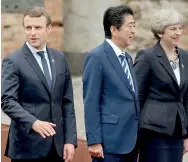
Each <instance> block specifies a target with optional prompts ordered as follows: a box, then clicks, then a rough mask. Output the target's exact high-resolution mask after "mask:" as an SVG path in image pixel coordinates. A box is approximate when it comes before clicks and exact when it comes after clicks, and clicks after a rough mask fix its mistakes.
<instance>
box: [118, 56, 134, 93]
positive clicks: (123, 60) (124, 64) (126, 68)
mask: <svg viewBox="0 0 188 162" xmlns="http://www.w3.org/2000/svg"><path fill="white" fill-rule="evenodd" d="M119 58H120V63H121V66H122V67H123V70H124V72H125V74H126V76H127V79H128V81H129V84H130V86H131V88H132V90H133V92H134V85H133V81H132V77H131V73H130V71H129V65H128V63H127V61H126V58H127V57H126V56H125V54H124V53H122V54H121V55H119Z"/></svg>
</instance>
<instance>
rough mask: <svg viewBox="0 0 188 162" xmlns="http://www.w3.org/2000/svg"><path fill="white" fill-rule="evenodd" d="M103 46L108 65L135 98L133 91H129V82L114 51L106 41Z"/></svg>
mask: <svg viewBox="0 0 188 162" xmlns="http://www.w3.org/2000/svg"><path fill="white" fill-rule="evenodd" d="M104 45H105V52H106V53H107V58H108V59H109V61H110V63H111V64H112V66H113V67H114V69H115V70H116V72H117V74H118V75H119V77H120V78H121V80H122V81H123V83H124V84H125V86H126V87H127V88H128V90H129V91H130V92H131V94H132V95H133V96H135V94H134V92H133V90H132V89H131V86H130V84H129V81H128V79H127V76H126V74H125V72H124V71H123V68H122V66H121V64H120V62H119V60H118V58H117V56H116V54H115V52H114V50H113V49H112V47H111V46H110V45H109V44H108V43H107V42H106V41H104Z"/></svg>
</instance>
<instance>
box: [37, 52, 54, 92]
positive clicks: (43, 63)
mask: <svg viewBox="0 0 188 162" xmlns="http://www.w3.org/2000/svg"><path fill="white" fill-rule="evenodd" d="M37 54H38V55H39V56H40V57H41V62H42V67H43V71H44V76H45V78H46V81H47V83H48V86H49V88H50V90H51V85H52V80H51V78H50V72H49V68H48V64H47V61H46V58H45V56H44V51H39V52H37Z"/></svg>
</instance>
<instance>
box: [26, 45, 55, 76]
mask: <svg viewBox="0 0 188 162" xmlns="http://www.w3.org/2000/svg"><path fill="white" fill-rule="evenodd" d="M26 44H27V46H28V48H29V49H30V51H31V53H32V54H33V56H34V57H35V59H36V60H37V62H38V64H39V66H40V68H41V70H42V72H43V73H44V70H43V66H42V61H41V57H40V56H39V55H38V54H37V52H39V51H41V50H37V49H36V48H34V47H32V46H31V45H30V44H29V43H28V42H26ZM42 51H44V57H45V59H46V61H47V65H48V69H49V72H50V79H51V80H52V72H51V67H50V61H49V58H48V54H47V51H46V45H45V46H44V48H43V50H42Z"/></svg>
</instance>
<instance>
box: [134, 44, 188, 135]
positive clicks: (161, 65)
mask: <svg viewBox="0 0 188 162" xmlns="http://www.w3.org/2000/svg"><path fill="white" fill-rule="evenodd" d="M177 50H178V52H179V61H180V62H179V66H180V77H181V79H180V80H181V83H180V86H179V85H178V84H177V80H176V76H175V74H174V72H173V69H172V68H171V65H170V63H169V61H168V58H167V56H166V54H165V52H164V50H163V48H162V47H161V45H160V43H159V42H157V43H156V44H155V45H154V46H153V47H151V48H147V49H144V50H141V51H139V52H138V54H137V56H136V58H135V63H134V69H135V73H136V78H137V83H138V89H139V101H140V108H141V125H140V126H141V128H147V129H150V130H154V131H156V132H159V133H165V134H168V135H172V134H173V132H174V128H175V124H176V117H177V113H179V116H180V119H181V123H182V135H185V134H186V133H187V132H186V127H187V119H188V52H186V51H184V50H182V49H180V48H177Z"/></svg>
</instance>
